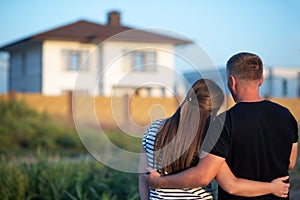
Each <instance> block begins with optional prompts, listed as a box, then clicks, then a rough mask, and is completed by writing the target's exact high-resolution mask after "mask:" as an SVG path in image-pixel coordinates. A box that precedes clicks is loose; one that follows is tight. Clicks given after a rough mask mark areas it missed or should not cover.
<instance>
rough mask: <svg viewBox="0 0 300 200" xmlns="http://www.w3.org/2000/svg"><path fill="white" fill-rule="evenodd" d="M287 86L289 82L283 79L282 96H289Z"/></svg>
mask: <svg viewBox="0 0 300 200" xmlns="http://www.w3.org/2000/svg"><path fill="white" fill-rule="evenodd" d="M287 85H288V84H287V80H286V79H283V80H282V95H283V96H287V90H288V88H287Z"/></svg>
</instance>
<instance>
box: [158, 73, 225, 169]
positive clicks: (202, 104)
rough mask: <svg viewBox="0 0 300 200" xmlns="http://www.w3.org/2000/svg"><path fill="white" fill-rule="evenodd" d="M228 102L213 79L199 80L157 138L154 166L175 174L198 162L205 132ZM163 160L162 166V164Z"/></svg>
mask: <svg viewBox="0 0 300 200" xmlns="http://www.w3.org/2000/svg"><path fill="white" fill-rule="evenodd" d="M223 101H224V95H223V92H222V90H221V88H220V87H219V86H218V85H217V84H216V83H215V82H213V81H211V80H209V79H200V80H198V81H196V82H195V83H194V84H193V86H192V87H191V89H190V90H189V92H188V94H187V96H186V98H185V100H184V101H183V103H182V104H181V105H180V106H179V108H178V109H177V110H176V112H175V113H174V115H173V116H171V117H170V118H168V119H166V120H165V123H164V126H163V127H162V128H161V130H160V131H159V132H158V134H157V137H156V141H155V153H154V165H155V166H156V167H158V168H159V169H160V171H161V173H162V174H163V175H164V174H173V173H177V172H180V171H183V170H184V169H187V168H189V167H192V166H194V165H196V164H197V163H198V161H199V153H200V152H199V151H200V147H201V142H202V140H203V138H202V137H203V134H205V132H206V131H207V130H206V129H207V125H208V124H209V122H210V120H211V118H212V117H214V116H215V115H216V113H217V111H218V110H219V108H220V106H221V105H222V103H223ZM159 163H161V165H160V166H158V164H159Z"/></svg>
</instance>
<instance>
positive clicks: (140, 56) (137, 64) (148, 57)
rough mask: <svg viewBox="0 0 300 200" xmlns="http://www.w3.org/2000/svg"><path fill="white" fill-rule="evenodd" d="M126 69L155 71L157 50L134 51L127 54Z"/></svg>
mask: <svg viewBox="0 0 300 200" xmlns="http://www.w3.org/2000/svg"><path fill="white" fill-rule="evenodd" d="M124 69H125V70H126V71H127V70H128V69H130V70H133V71H138V72H155V71H156V70H157V69H156V52H155V51H133V52H130V53H128V54H127V55H126V56H125V60H124Z"/></svg>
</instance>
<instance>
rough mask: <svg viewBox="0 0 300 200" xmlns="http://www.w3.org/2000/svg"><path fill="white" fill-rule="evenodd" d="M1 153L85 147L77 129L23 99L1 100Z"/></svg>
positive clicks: (78, 149)
mask: <svg viewBox="0 0 300 200" xmlns="http://www.w3.org/2000/svg"><path fill="white" fill-rule="evenodd" d="M0 121H1V126H0V153H1V152H4V153H7V152H9V151H12V150H13V151H16V150H19V151H21V150H35V149H37V148H38V147H39V146H41V147H43V148H44V149H47V150H52V151H54V150H56V151H57V150H62V149H72V150H75V151H79V152H82V151H83V150H84V148H83V145H82V144H81V141H80V140H79V137H78V135H77V132H76V130H75V129H72V128H68V127H63V126H62V125H58V124H57V123H54V121H53V120H52V118H51V117H50V116H49V115H48V114H47V113H43V114H40V113H38V112H36V111H35V110H33V109H31V108H29V107H28V106H27V105H26V103H25V102H22V101H16V100H11V101H4V100H0Z"/></svg>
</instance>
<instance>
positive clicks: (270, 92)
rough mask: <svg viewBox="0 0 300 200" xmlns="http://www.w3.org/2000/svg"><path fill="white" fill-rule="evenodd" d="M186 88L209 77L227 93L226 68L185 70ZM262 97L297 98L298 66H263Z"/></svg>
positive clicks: (299, 87)
mask: <svg viewBox="0 0 300 200" xmlns="http://www.w3.org/2000/svg"><path fill="white" fill-rule="evenodd" d="M184 77H185V79H186V80H187V84H186V88H188V87H189V85H191V84H193V83H194V82H195V81H196V80H197V79H198V78H199V77H203V78H210V79H212V80H214V81H216V82H217V83H218V84H219V85H220V86H221V87H222V88H223V89H224V91H225V93H226V94H229V90H228V88H227V86H226V70H225V68H219V69H218V70H216V69H215V70H203V71H201V72H199V71H190V72H185V73H184ZM259 92H260V95H261V96H263V97H276V98H298V97H300V67H280V66H272V67H264V83H263V84H262V86H261V87H260V90H259Z"/></svg>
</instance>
